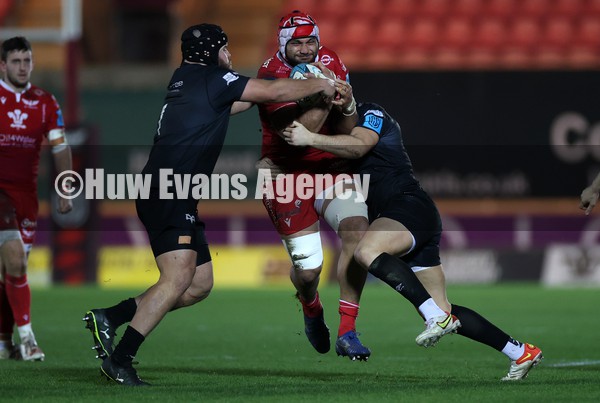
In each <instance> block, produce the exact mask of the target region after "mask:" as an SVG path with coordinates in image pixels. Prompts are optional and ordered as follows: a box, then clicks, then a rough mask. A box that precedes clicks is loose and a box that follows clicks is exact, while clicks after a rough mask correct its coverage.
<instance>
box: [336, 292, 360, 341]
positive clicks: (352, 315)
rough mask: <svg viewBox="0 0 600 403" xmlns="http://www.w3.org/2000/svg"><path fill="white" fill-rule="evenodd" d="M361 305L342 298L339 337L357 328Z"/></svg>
mask: <svg viewBox="0 0 600 403" xmlns="http://www.w3.org/2000/svg"><path fill="white" fill-rule="evenodd" d="M358 309H359V306H358V305H356V304H352V303H350V302H346V301H344V300H340V308H339V310H338V312H339V313H340V327H339V329H338V337H339V336H341V335H343V334H344V333H347V332H349V331H351V330H356V318H357V317H358Z"/></svg>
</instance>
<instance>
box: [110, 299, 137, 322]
mask: <svg viewBox="0 0 600 403" xmlns="http://www.w3.org/2000/svg"><path fill="white" fill-rule="evenodd" d="M136 310H137V304H136V303H135V298H129V299H126V300H123V301H121V302H119V303H118V304H117V305H115V306H111V307H110V308H106V310H105V311H106V317H107V318H108V321H109V322H110V323H111V325H113V326H115V327H119V326H121V325H122V324H124V323H128V322H131V319H133V315H135V311H136Z"/></svg>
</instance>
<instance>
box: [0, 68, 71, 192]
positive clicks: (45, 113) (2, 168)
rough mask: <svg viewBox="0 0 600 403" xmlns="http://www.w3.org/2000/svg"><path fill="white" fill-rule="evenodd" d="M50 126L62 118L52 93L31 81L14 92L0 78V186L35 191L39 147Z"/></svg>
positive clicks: (60, 125)
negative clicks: (21, 90)
mask: <svg viewBox="0 0 600 403" xmlns="http://www.w3.org/2000/svg"><path fill="white" fill-rule="evenodd" d="M54 129H60V130H64V122H63V117H62V112H61V110H60V107H59V105H58V102H57V101H56V99H55V98H54V96H53V95H52V94H50V93H49V92H47V91H44V90H43V89H41V88H39V87H36V86H34V85H31V83H30V84H28V85H27V87H26V89H25V90H24V91H23V92H21V93H17V92H15V91H13V90H12V88H11V87H9V86H8V84H6V83H5V82H4V81H3V80H1V79H0V189H8V190H21V191H34V192H35V191H37V176H38V167H39V163H40V148H41V145H42V142H43V141H44V138H46V137H47V135H48V133H49V132H50V131H51V130H54Z"/></svg>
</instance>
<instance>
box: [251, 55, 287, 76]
mask: <svg viewBox="0 0 600 403" xmlns="http://www.w3.org/2000/svg"><path fill="white" fill-rule="evenodd" d="M291 71H292V69H291V68H290V67H289V66H288V65H286V64H285V63H284V62H283V61H281V60H280V59H279V58H278V57H277V56H276V55H273V56H272V57H270V58H268V59H267V60H265V62H264V63H263V64H262V65H261V66H260V68H259V69H258V73H257V75H256V77H257V78H286V77H289V75H290V73H291Z"/></svg>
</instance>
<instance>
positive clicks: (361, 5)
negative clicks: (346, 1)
mask: <svg viewBox="0 0 600 403" xmlns="http://www.w3.org/2000/svg"><path fill="white" fill-rule="evenodd" d="M380 3H381V2H376V1H375V2H374V1H371V0H354V2H353V3H352V4H351V5H350V7H348V6H346V7H348V12H349V14H352V15H354V16H362V17H364V18H367V19H370V20H374V19H377V18H379V17H380V16H381V15H382V14H384V12H385V8H384V7H382V5H381V4H380Z"/></svg>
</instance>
